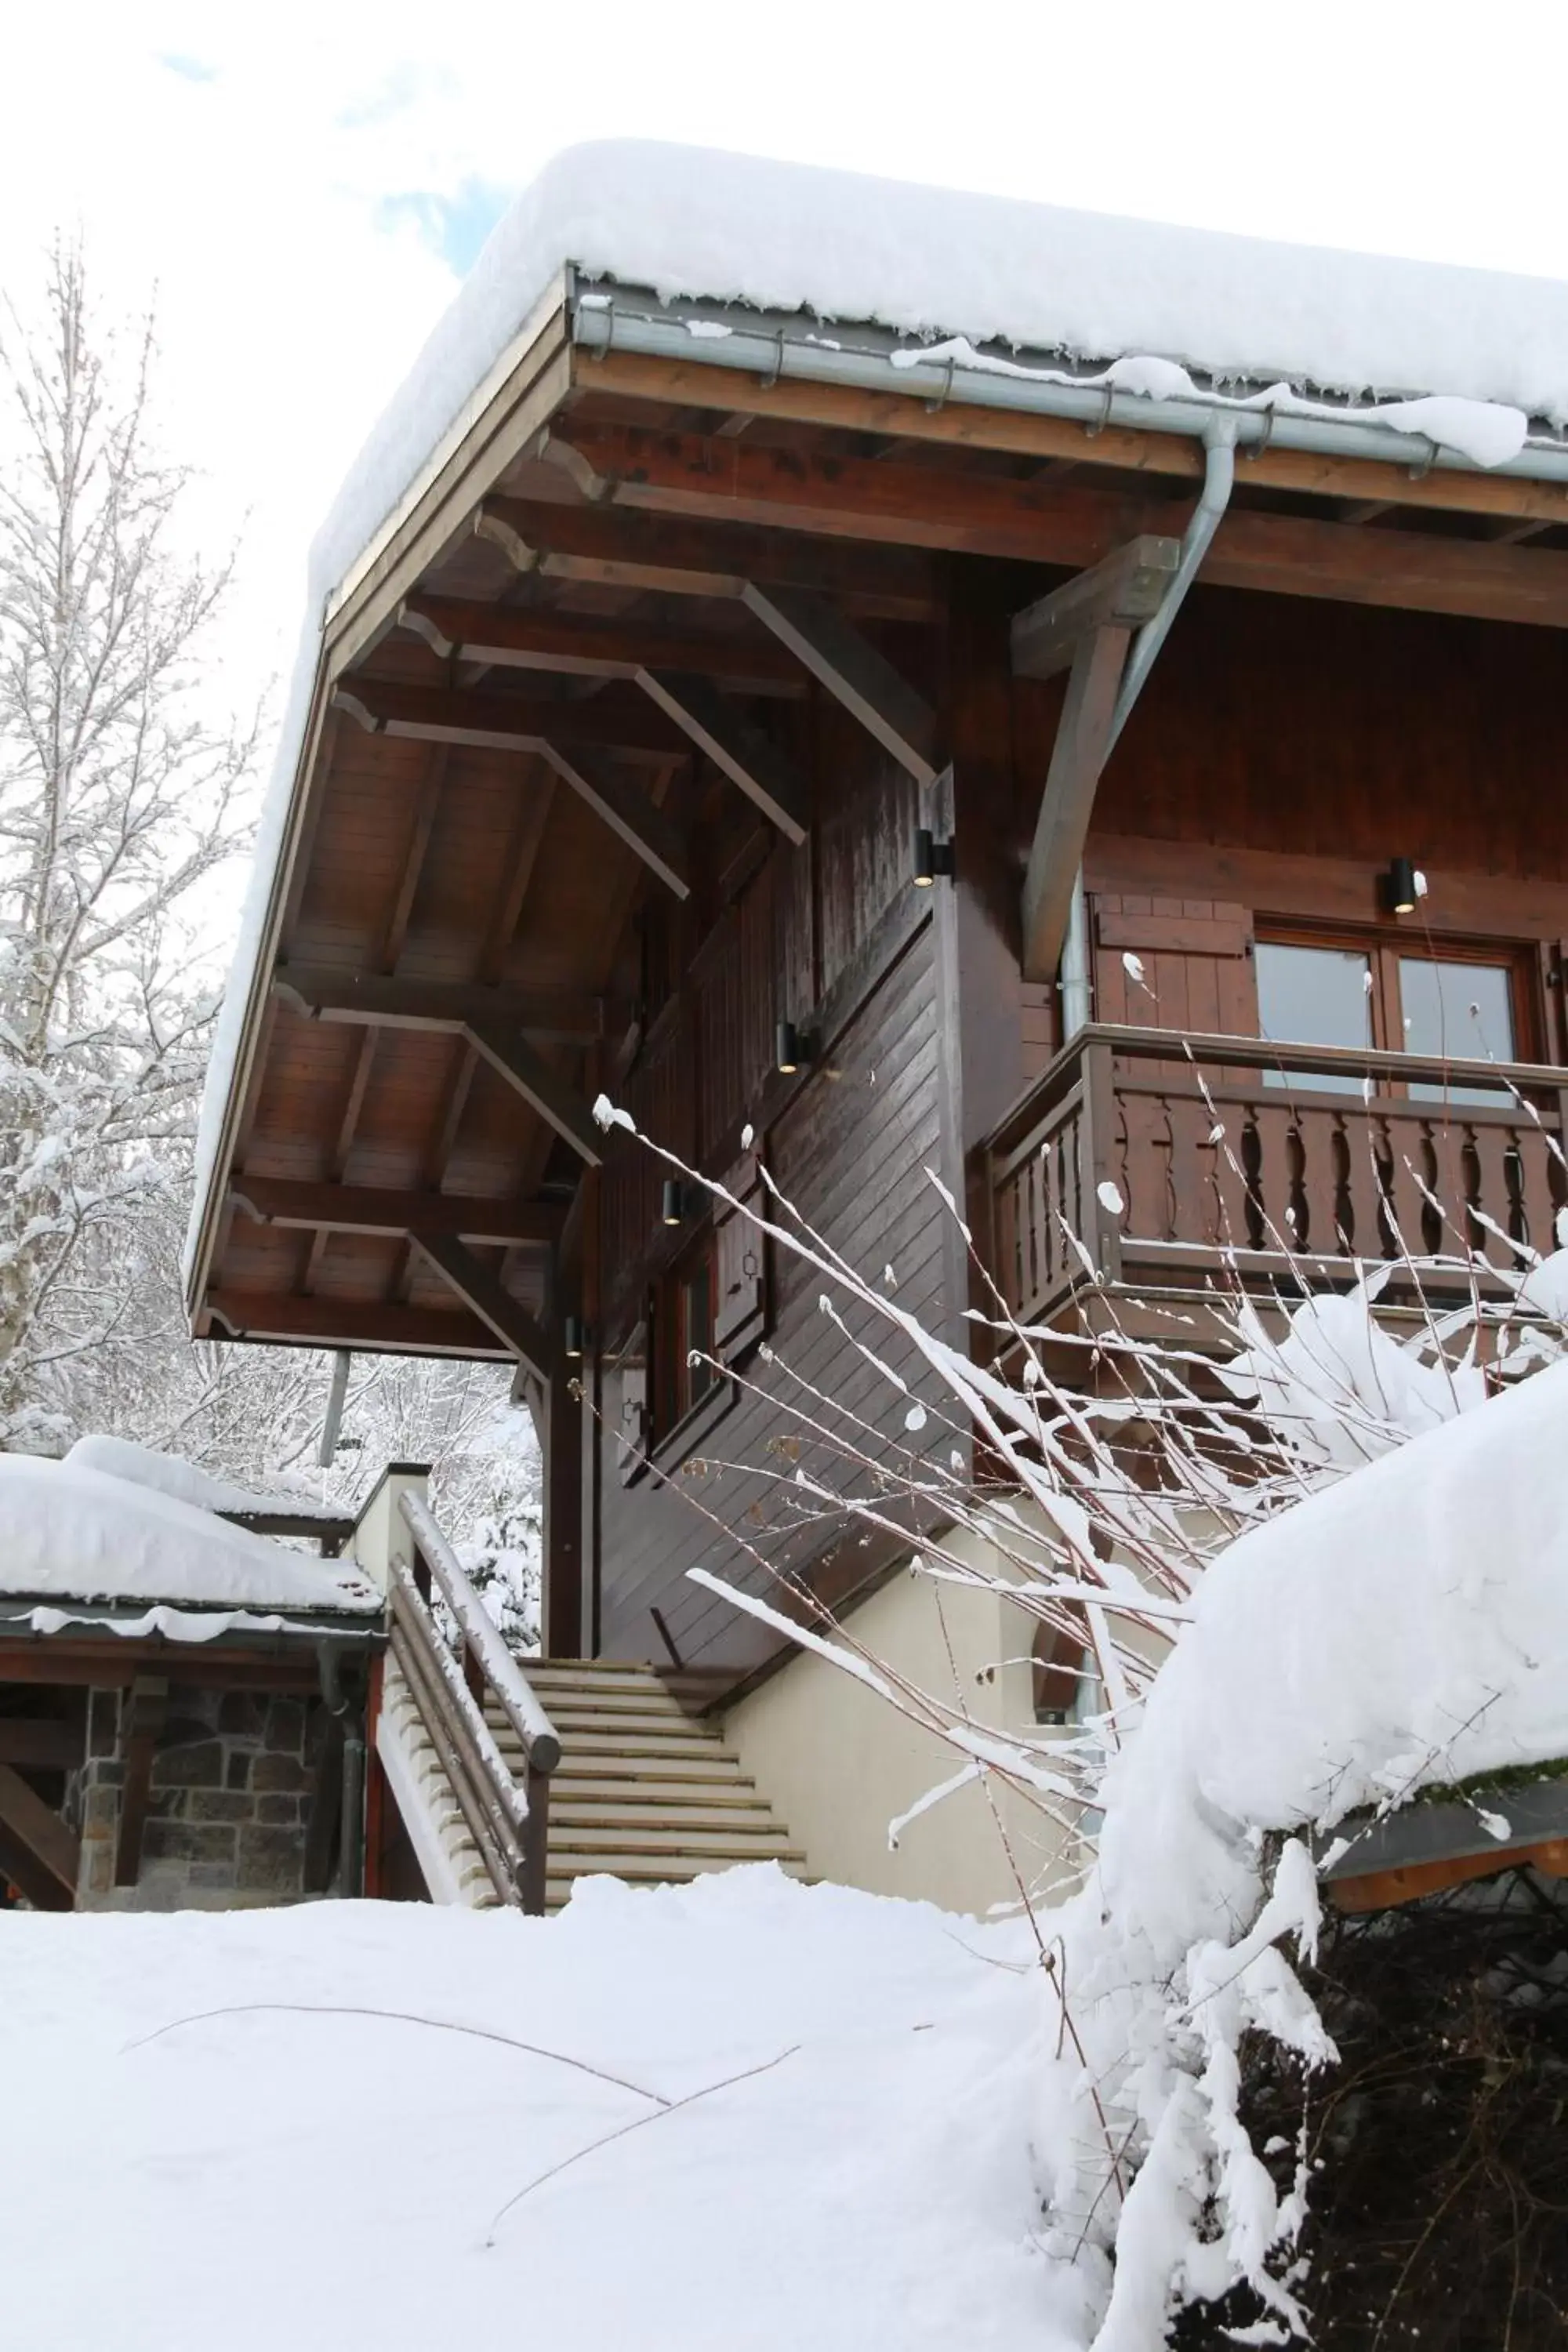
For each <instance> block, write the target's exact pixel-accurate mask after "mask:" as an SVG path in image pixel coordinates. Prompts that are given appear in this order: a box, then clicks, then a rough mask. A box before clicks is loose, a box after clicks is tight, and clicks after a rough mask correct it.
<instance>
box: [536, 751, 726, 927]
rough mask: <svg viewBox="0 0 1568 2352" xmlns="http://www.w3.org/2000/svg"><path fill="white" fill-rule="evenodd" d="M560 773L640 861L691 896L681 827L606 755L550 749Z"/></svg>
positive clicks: (677, 892)
mask: <svg viewBox="0 0 1568 2352" xmlns="http://www.w3.org/2000/svg"><path fill="white" fill-rule="evenodd" d="M544 756H545V758H546V759H547V760H548V761H549V762H550V764H551V766H552V768H553V769H554V771H555V772H556V774H557V775H558V776H559V777H561V778H562V780H563V782H565V783H568V784H570V785H571V787H572V789H573V791H574V793H576V795H577V797H578V799H579V800H581V801H585V802H586V803H587V805H588V806H589V807H590V808H591V809H592V810H593V812H594V814H595V816H597V817H600V818H602V819H603V821H604V822H605V824H607V825H608V826H609V828H610V831H611V832H612V833H613V834H615V835H616V836H617V838H618V839H619V840H621V841H624V842H625V843H626V847H627V848H628V849H629V850H631V851H632V853H633V855H634V856H637V857H640V858H641V860H642V862H643V864H644V865H645V866H647V869H648V872H649V873H650V874H652V875H655V876H657V877H658V880H659V881H660V882H662V883H663V884H664V887H665V888H666V889H667V890H673V891H674V893H675V896H676V897H677V898H689V897H690V896H691V874H690V867H689V861H688V859H687V855H686V841H685V836H684V835H682V833H681V831H680V828H679V825H677V824H673V823H672V822H671V820H670V819H669V818H668V817H667V816H666V815H665V814H664V811H663V810H662V809H661V808H656V807H655V806H654V803H652V801H650V800H649V798H648V796H647V793H645V792H642V791H640V790H639V788H638V787H637V785H636V784H635V783H633V782H630V781H629V779H627V778H626V776H624V775H622V774H621V772H619V770H618V769H616V767H615V766H614V764H613V763H612V762H611V761H608V760H606V759H605V757H604V755H603V753H602V752H598V751H592V750H590V749H589V748H588V747H587V746H586V745H584V746H582V747H581V748H580V749H579V750H577V751H570V752H568V751H558V750H556V749H555V747H554V746H553V745H552V746H550V747H549V748H548V749H547V750H546V751H545V754H544Z"/></svg>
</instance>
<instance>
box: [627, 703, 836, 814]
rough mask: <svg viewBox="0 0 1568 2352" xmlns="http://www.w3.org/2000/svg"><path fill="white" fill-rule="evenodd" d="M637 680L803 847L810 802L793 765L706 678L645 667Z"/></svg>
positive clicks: (711, 758)
mask: <svg viewBox="0 0 1568 2352" xmlns="http://www.w3.org/2000/svg"><path fill="white" fill-rule="evenodd" d="M637 683H638V685H639V686H641V687H642V688H643V689H644V691H645V692H646V693H647V695H648V696H649V697H650V698H652V700H653V701H654V702H655V703H657V704H658V708H659V709H660V710H662V711H664V712H665V714H666V715H667V717H668V718H670V719H674V721H675V723H676V725H677V726H678V727H679V728H681V729H683V730H685V732H686V733H687V734H688V735H689V736H690V738H691V740H692V741H693V742H694V743H695V744H697V745H698V747H699V749H700V750H701V751H705V752H706V753H707V755H708V757H709V758H710V760H711V761H713V763H714V765H715V767H718V768H721V769H722V770H723V772H724V773H725V774H726V775H727V776H728V777H729V778H730V781H731V783H734V784H738V785H739V786H740V788H741V790H742V792H743V793H745V795H746V798H747V799H748V800H749V801H751V802H752V803H753V805H754V806H755V807H757V808H759V809H760V810H761V811H762V813H763V815H764V816H765V817H766V818H767V820H768V822H769V824H774V825H776V826H777V827H778V829H779V831H780V832H781V833H782V834H783V835H784V838H785V840H786V841H789V842H792V843H793V844H794V845H795V847H796V848H797V849H798V848H799V846H800V845H801V843H802V842H803V841H804V840H805V836H806V833H807V830H808V828H809V824H810V814H809V811H810V801H809V797H808V794H807V793H806V788H805V780H804V779H803V778H802V777H801V776H800V775H799V774H798V773H797V772H796V770H795V766H794V763H793V762H792V761H790V760H788V759H786V757H785V756H784V753H783V752H782V751H778V750H777V749H776V748H775V747H774V745H773V744H772V743H770V742H769V740H768V739H767V737H766V736H765V735H763V734H761V733H759V732H758V730H757V729H756V728H754V727H752V726H750V725H749V724H748V723H747V721H746V720H745V719H743V718H742V715H741V713H740V712H739V711H738V710H735V709H732V708H731V705H730V704H728V703H727V702H726V701H725V700H724V698H723V696H722V695H721V694H720V693H718V692H717V690H716V689H715V688H713V687H711V686H710V684H709V682H708V680H707V679H706V678H705V677H692V676H690V674H689V673H688V672H685V671H671V670H651V669H645V670H639V671H638V673H637Z"/></svg>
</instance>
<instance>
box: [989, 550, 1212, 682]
mask: <svg viewBox="0 0 1568 2352" xmlns="http://www.w3.org/2000/svg"><path fill="white" fill-rule="evenodd" d="M1181 560H1182V542H1181V541H1180V540H1179V539H1157V538H1153V537H1151V536H1149V535H1147V534H1144V535H1142V536H1140V537H1139V538H1137V539H1133V540H1129V541H1128V542H1127V544H1126V545H1125V546H1124V547H1119V548H1117V549H1116V550H1115V551H1114V552H1113V553H1112V554H1110V555H1108V556H1106V557H1104V558H1103V560H1102V561H1101V562H1099V563H1097V564H1095V565H1093V566H1092V567H1091V569H1090V570H1089V571H1088V572H1079V573H1078V574H1077V575H1076V576H1075V577H1074V578H1073V579H1071V580H1068V581H1067V582H1065V583H1063V585H1062V586H1061V587H1060V588H1054V589H1053V590H1052V591H1051V593H1050V594H1049V595H1048V596H1042V597H1041V598H1040V599H1039V600H1038V602H1037V603H1036V604H1030V605H1028V606H1026V608H1025V610H1024V611H1023V612H1021V613H1019V614H1016V615H1015V616H1014V620H1013V627H1012V648H1013V674H1014V676H1015V677H1033V678H1047V677H1055V676H1056V675H1057V672H1058V670H1063V669H1066V668H1068V666H1069V665H1070V663H1071V661H1072V658H1073V656H1074V654H1075V653H1076V652H1077V650H1078V647H1079V643H1080V642H1081V640H1082V639H1083V637H1084V636H1085V635H1087V634H1088V633H1089V631H1090V630H1093V629H1098V628H1100V627H1103V626H1104V625H1106V624H1107V623H1108V622H1109V623H1110V625H1111V626H1113V627H1115V628H1137V627H1139V626H1141V625H1142V623H1143V622H1145V621H1152V619H1153V617H1154V615H1155V614H1156V613H1157V612H1158V611H1159V609H1160V605H1161V604H1162V602H1163V598H1164V595H1165V592H1166V590H1167V589H1168V588H1169V587H1170V584H1171V583H1172V581H1173V579H1174V578H1175V575H1176V572H1177V568H1178V567H1179V565H1180V563H1181Z"/></svg>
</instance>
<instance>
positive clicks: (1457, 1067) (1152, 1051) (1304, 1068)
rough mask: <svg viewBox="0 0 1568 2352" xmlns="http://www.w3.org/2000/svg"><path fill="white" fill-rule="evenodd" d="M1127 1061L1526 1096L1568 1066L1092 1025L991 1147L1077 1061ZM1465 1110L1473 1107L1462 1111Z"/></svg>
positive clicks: (1017, 1105) (1554, 1084) (1354, 1085)
mask: <svg viewBox="0 0 1568 2352" xmlns="http://www.w3.org/2000/svg"><path fill="white" fill-rule="evenodd" d="M1097 1046H1099V1047H1101V1048H1104V1049H1106V1050H1108V1051H1109V1052H1110V1053H1113V1054H1115V1055H1118V1056H1120V1057H1121V1058H1122V1059H1124V1060H1127V1061H1149V1062H1167V1063H1169V1062H1182V1061H1187V1060H1190V1061H1191V1062H1192V1063H1193V1064H1194V1084H1195V1083H1196V1081H1197V1077H1198V1075H1199V1073H1200V1072H1202V1071H1204V1070H1205V1068H1208V1069H1212V1067H1213V1066H1214V1065H1215V1064H1216V1063H1217V1064H1219V1065H1220V1066H1221V1067H1223V1068H1225V1069H1229V1070H1279V1072H1280V1073H1281V1074H1282V1075H1283V1076H1287V1077H1289V1076H1290V1075H1291V1074H1292V1073H1293V1072H1299V1073H1300V1074H1301V1075H1303V1076H1313V1077H1341V1076H1342V1077H1343V1078H1344V1080H1345V1082H1346V1091H1347V1093H1351V1092H1358V1091H1359V1090H1360V1083H1361V1081H1362V1080H1363V1079H1364V1078H1369V1077H1370V1078H1384V1079H1389V1080H1392V1081H1394V1083H1399V1082H1402V1081H1403V1082H1405V1083H1408V1084H1411V1085H1415V1086H1441V1085H1443V1084H1445V1083H1447V1084H1448V1085H1450V1086H1457V1087H1478V1086H1480V1087H1497V1089H1498V1090H1499V1092H1500V1093H1502V1092H1506V1091H1507V1090H1508V1089H1509V1088H1510V1087H1511V1088H1513V1089H1515V1090H1516V1091H1517V1092H1518V1093H1520V1094H1521V1095H1531V1094H1540V1093H1542V1092H1549V1093H1559V1092H1563V1091H1568V1067H1557V1066H1553V1065H1552V1064H1551V1063H1546V1062H1492V1061H1488V1060H1486V1059H1484V1058H1475V1057H1470V1056H1465V1057H1461V1056H1459V1055H1436V1054H1405V1053H1398V1052H1395V1051H1394V1050H1392V1049H1391V1048H1389V1047H1387V1046H1383V1045H1293V1044H1291V1043H1290V1042H1289V1040H1288V1039H1283V1038H1278V1037H1230V1036H1225V1035H1222V1034H1215V1033H1213V1032H1210V1031H1204V1032H1201V1033H1197V1032H1190V1031H1185V1030H1180V1029H1148V1028H1135V1027H1132V1026H1131V1025H1130V1026H1128V1027H1125V1028H1122V1027H1120V1026H1118V1025H1116V1024H1113V1023H1110V1022H1104V1021H1091V1022H1089V1023H1087V1024H1085V1026H1084V1027H1083V1028H1081V1029H1079V1031H1077V1032H1076V1034H1074V1035H1073V1036H1071V1037H1069V1038H1068V1042H1067V1044H1066V1045H1063V1046H1062V1047H1061V1048H1060V1050H1059V1051H1058V1053H1057V1054H1056V1055H1054V1056H1053V1058H1052V1060H1051V1061H1050V1063H1049V1064H1048V1065H1047V1067H1046V1068H1045V1069H1044V1070H1043V1071H1042V1072H1041V1073H1040V1076H1038V1077H1037V1078H1036V1079H1034V1080H1033V1081H1032V1082H1031V1084H1030V1085H1029V1086H1027V1087H1026V1088H1025V1089H1024V1091H1023V1093H1022V1094H1020V1095H1019V1096H1018V1097H1016V1100H1015V1101H1014V1102H1013V1103H1012V1104H1010V1105H1009V1107H1008V1108H1007V1109H1006V1110H1005V1112H1004V1113H1003V1116H1002V1117H1001V1118H1000V1119H999V1120H998V1121H997V1123H996V1125H995V1127H994V1129H992V1132H991V1135H990V1137H989V1138H988V1139H987V1143H986V1149H987V1150H989V1151H991V1152H993V1153H997V1152H1005V1151H1006V1150H1010V1149H1011V1148H1012V1146H1013V1144H1014V1143H1015V1142H1016V1140H1017V1139H1018V1137H1019V1136H1020V1135H1021V1134H1022V1133H1024V1132H1025V1131H1026V1129H1027V1128H1028V1127H1029V1126H1031V1125H1032V1124H1033V1122H1034V1120H1035V1119H1036V1118H1037V1117H1038V1116H1039V1114H1040V1112H1041V1111H1042V1110H1043V1109H1045V1108H1047V1106H1048V1105H1049V1104H1050V1103H1051V1101H1052V1100H1053V1098H1054V1097H1056V1095H1057V1094H1058V1092H1060V1091H1061V1089H1062V1088H1063V1087H1064V1086H1067V1085H1070V1084H1071V1083H1072V1082H1073V1080H1074V1078H1075V1077H1076V1076H1077V1072H1078V1070H1079V1066H1080V1064H1081V1063H1082V1062H1083V1061H1084V1059H1085V1058H1086V1057H1087V1056H1088V1055H1089V1054H1090V1053H1091V1052H1092V1050H1093V1049H1094V1048H1095V1047H1097ZM1460 1108H1463V1109H1464V1110H1465V1111H1466V1112H1467V1113H1468V1111H1469V1110H1470V1109H1471V1108H1476V1107H1475V1106H1471V1105H1468V1104H1466V1105H1462V1106H1460Z"/></svg>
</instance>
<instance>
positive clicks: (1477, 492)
mask: <svg viewBox="0 0 1568 2352" xmlns="http://www.w3.org/2000/svg"><path fill="white" fill-rule="evenodd" d="M574 383H575V385H576V386H577V388H578V389H580V390H582V391H584V392H586V391H590V390H598V391H602V392H605V393H612V394H617V395H619V396H622V397H625V398H628V399H633V400H646V401H647V402H648V403H650V404H658V405H659V406H661V407H675V408H706V409H709V410H734V411H742V410H743V411H744V412H745V413H746V414H748V415H754V416H757V417H776V418H778V419H780V420H782V421H788V422H790V423H792V424H803V425H823V426H825V427H826V428H829V429H838V430H848V431H851V432H859V433H867V434H871V435H874V436H877V437H879V438H888V437H892V438H895V439H897V440H900V441H910V442H921V443H924V444H927V445H929V446H937V447H942V448H950V449H952V450H954V451H962V450H964V449H977V450H988V451H994V452H997V453H998V454H1002V455H1005V456H1009V457H1030V458H1034V459H1036V460H1037V461H1038V462H1040V463H1046V464H1048V463H1050V462H1051V461H1053V460H1059V461H1060V462H1061V463H1063V464H1065V465H1071V466H1075V467H1109V468H1111V469H1113V470H1114V471H1116V472H1117V473H1143V474H1152V475H1163V476H1166V477H1168V478H1173V479H1176V480H1180V481H1191V482H1194V483H1195V482H1199V481H1201V480H1202V478H1203V471H1204V460H1203V446H1202V444H1201V443H1200V442H1198V441H1196V440H1194V439H1193V438H1191V437H1190V436H1187V435H1186V434H1181V433H1162V432H1159V431H1157V430H1152V429H1150V430H1143V429H1142V428H1139V427H1134V426H1130V425H1106V426H1105V427H1104V428H1103V429H1100V428H1093V429H1091V428H1089V427H1088V426H1086V425H1080V424H1079V423H1077V422H1076V421H1074V420H1073V419H1071V418H1068V417H1063V416H1043V415H1030V414H1029V413H1028V412H1026V411H1024V410H1019V409H1012V408H987V407H985V406H984V404H982V403H980V402H977V401H963V402H959V401H950V402H948V403H946V404H944V405H942V407H941V408H935V409H933V408H932V407H931V405H930V404H929V403H928V400H927V397H926V394H925V392H924V390H923V388H921V389H920V390H912V389H911V390H900V389H898V388H896V387H894V386H891V385H890V386H889V389H888V390H887V391H885V392H873V391H870V390H868V389H865V388H862V387H860V386H858V385H852V384H834V383H812V382H809V381H807V380H806V379H805V378H797V377H781V378H780V380H779V381H778V383H773V384H763V383H758V382H757V381H756V379H755V378H753V377H738V376H737V375H736V374H735V372H734V371H733V370H732V369H724V368H719V367H715V366H714V365H713V364H712V363H711V362H704V361H703V360H701V359H700V358H692V359H681V360H666V359H654V358H650V357H647V356H645V355H644V354H642V353H640V352H617V351H609V352H594V353H592V354H589V353H587V352H584V351H582V350H581V349H578V350H577V351H575V352H574ZM1242 457H1243V463H1244V465H1245V467H1246V474H1245V478H1246V480H1247V482H1249V483H1251V484H1254V485H1256V487H1257V488H1259V489H1264V488H1268V489H1278V490H1290V491H1298V492H1302V493H1305V494H1306V495H1308V496H1310V497H1317V498H1326V499H1327V498H1331V499H1367V500H1373V499H1375V500H1377V501H1378V502H1379V503H1380V504H1386V505H1388V506H1393V507H1409V508H1413V509H1424V510H1426V511H1427V512H1433V511H1436V512H1444V513H1450V514H1483V515H1496V516H1510V517H1512V518H1514V519H1515V520H1520V521H1526V520H1537V521H1544V522H1548V523H1552V522H1556V523H1562V524H1565V525H1568V485H1564V484H1561V483H1554V482H1535V481H1530V480H1528V479H1526V478H1522V477H1521V476H1519V475H1515V474H1488V473H1480V472H1470V471H1468V470H1467V469H1466V468H1464V467H1447V466H1434V467H1432V469H1431V471H1430V472H1429V473H1426V474H1423V475H1421V476H1420V477H1419V478H1414V477H1412V475H1411V473H1410V471H1409V468H1408V467H1405V466H1402V465H1397V464H1390V463H1387V462H1385V461H1384V460H1382V459H1378V458H1368V457H1331V456H1326V455H1322V454H1321V453H1319V452H1316V451H1311V450H1301V449H1284V448H1279V447H1274V448H1268V449H1263V450H1259V451H1258V453H1257V454H1256V455H1254V453H1253V451H1252V450H1251V449H1246V450H1244V451H1243V453H1242Z"/></svg>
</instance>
